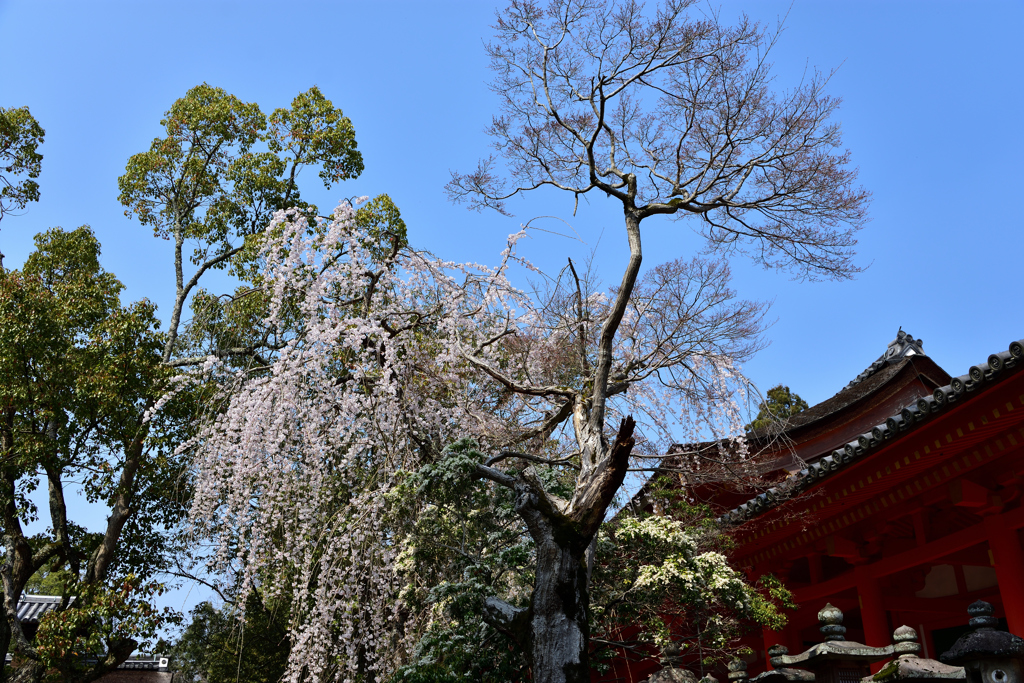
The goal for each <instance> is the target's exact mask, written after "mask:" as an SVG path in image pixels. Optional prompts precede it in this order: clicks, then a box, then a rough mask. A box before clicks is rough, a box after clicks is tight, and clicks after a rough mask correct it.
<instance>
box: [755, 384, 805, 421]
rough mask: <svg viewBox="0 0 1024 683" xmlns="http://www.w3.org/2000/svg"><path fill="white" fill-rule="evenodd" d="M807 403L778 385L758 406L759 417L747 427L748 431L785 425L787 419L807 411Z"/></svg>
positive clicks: (786, 388)
mask: <svg viewBox="0 0 1024 683" xmlns="http://www.w3.org/2000/svg"><path fill="white" fill-rule="evenodd" d="M807 407H808V406H807V401H805V400H803V399H802V398H800V395H799V394H796V393H793V392H792V391H790V390H789V387H787V386H785V385H782V384H780V385H778V386H775V387H772V388H771V389H769V390H768V393H767V398H766V399H765V400H764V401H763V402H762V403H761V404H760V405H759V406H758V412H757V417H756V418H754V421H753V422H751V423H750V424H748V425H747V426H746V429H747V431H748V432H749V431H754V430H756V429H767V428H769V427H771V426H772V425H776V426H777V425H779V424H781V423H784V422H785V421H786V419H787V418H789V417H791V416H793V415H796V414H797V413H799V412H801V411H804V410H807Z"/></svg>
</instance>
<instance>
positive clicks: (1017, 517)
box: [793, 507, 1024, 603]
mask: <svg viewBox="0 0 1024 683" xmlns="http://www.w3.org/2000/svg"><path fill="white" fill-rule="evenodd" d="M988 519H998V520H999V522H998V523H999V524H1005V525H1006V526H1008V527H1009V528H1011V529H1019V528H1021V527H1024V507H1021V508H1017V509H1015V510H1011V511H1010V512H1007V513H1005V514H1002V515H996V516H994V517H989V518H988ZM988 519H987V520H986V522H985V523H982V524H975V525H974V526H971V527H968V528H966V529H962V530H961V531H957V532H955V533H952V534H950V535H948V536H944V537H942V538H939V539H936V540H934V541H932V542H930V543H927V544H925V545H923V546H921V547H919V548H912V549H910V550H907V551H905V552H902V553H900V554H898V555H893V556H892V557H889V558H886V559H884V560H879V561H878V562H875V563H874V564H869V565H867V566H866V567H865V568H866V569H867V570H868V571H869V572H871V574H872V576H874V577H875V578H881V577H883V576H888V575H890V574H895V573H897V572H900V571H903V570H904V569H911V568H913V567H918V566H921V565H927V564H931V563H934V562H935V561H936V560H939V559H941V558H943V557H945V556H946V555H949V554H951V553H955V552H957V551H960V550H965V549H967V548H970V547H971V546H973V545H977V544H979V543H985V542H986V541H987V540H988V531H987V528H986V526H985V524H986V523H988V524H993V522H989V521H988ZM856 585H857V582H856V579H855V578H854V572H852V571H848V572H846V573H845V574H842V575H840V576H837V577H835V578H834V579H829V580H828V581H824V582H822V583H819V584H817V585H816V586H807V587H806V588H799V589H797V590H795V591H793V597H794V599H795V600H796V601H797V602H798V603H804V602H811V601H814V600H820V599H823V598H827V597H829V596H832V595H835V594H836V593H841V592H842V591H845V590H849V589H850V588H853V587H854V586H856ZM1000 587H1002V582H1000Z"/></svg>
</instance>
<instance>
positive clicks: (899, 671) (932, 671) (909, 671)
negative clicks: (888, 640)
mask: <svg viewBox="0 0 1024 683" xmlns="http://www.w3.org/2000/svg"><path fill="white" fill-rule="evenodd" d="M892 638H893V642H894V643H895V644H894V645H893V652H894V653H896V654H897V655H899V656H898V657H896V659H894V660H892V661H891V662H889V663H888V664H886V665H885V666H883V667H882V669H881V670H880V671H879V672H878V673H876V674H875V675H874V676H867V677H865V678H863V679H861V683H896V682H897V681H912V682H913V683H959V682H960V681H963V680H964V678H965V676H964V670H963V667H959V666H950V665H949V664H943V663H942V662H937V661H935V660H934V659H921V658H920V657H918V656H917V653H918V652H920V651H921V645H920V644H919V643H918V642H917V631H915V630H914V629H912V628H910V627H909V626H900V627H899V628H898V629H896V630H895V631H894V632H893V634H892Z"/></svg>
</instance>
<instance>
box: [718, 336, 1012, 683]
mask: <svg viewBox="0 0 1024 683" xmlns="http://www.w3.org/2000/svg"><path fill="white" fill-rule="evenodd" d="M784 436H785V437H786V438H784V439H782V440H780V441H781V442H782V443H783V445H780V446H778V447H775V449H776V452H774V453H773V454H772V459H771V461H772V462H773V467H772V469H774V470H776V472H777V476H779V478H780V483H779V484H778V485H777V486H775V487H774V488H773V489H771V490H769V491H768V492H766V493H764V494H761V495H759V496H757V497H756V498H754V499H752V500H749V501H747V502H745V503H743V504H741V505H739V506H738V507H736V508H734V509H732V510H731V511H729V512H726V513H725V514H724V515H723V519H724V520H726V521H727V522H729V523H730V524H731V525H733V528H734V531H733V533H734V538H735V540H736V550H735V553H734V555H733V557H732V561H733V565H734V566H736V567H742V568H744V569H745V570H746V571H747V572H748V574H749V575H750V577H751V578H756V577H758V576H760V575H762V574H765V573H773V574H775V575H776V576H778V577H779V578H781V579H783V580H784V582H785V583H786V585H787V586H788V587H789V588H790V589H791V590H792V591H793V593H794V596H795V599H796V602H797V603H799V604H800V606H801V609H800V610H799V611H797V612H796V613H795V614H794V615H793V616H792V617H791V618H790V624H789V626H788V627H787V628H786V629H785V630H784V631H783V632H781V633H772V632H766V633H764V634H763V639H753V640H751V642H750V643H749V645H751V647H752V648H753V649H754V650H755V652H757V653H758V655H757V659H756V661H754V662H751V663H750V670H751V673H756V672H757V671H759V670H764V669H765V668H766V667H767V662H766V661H765V651H766V650H767V648H768V647H769V646H771V645H773V644H776V643H778V644H781V645H785V646H787V647H788V648H789V650H790V652H799V651H801V650H803V649H805V647H806V646H807V645H809V644H811V643H816V642H818V641H819V640H820V635H819V634H818V632H817V617H816V615H817V612H818V610H819V609H821V608H822V606H823V605H824V604H825V603H826V602H831V603H832V604H833V605H835V606H837V607H839V608H840V609H841V610H842V611H843V612H844V613H845V615H846V626H847V627H848V633H847V638H848V639H849V640H855V641H859V642H862V643H865V644H867V645H873V646H883V645H887V644H889V643H890V642H891V634H892V632H893V629H894V628H896V627H898V626H900V625H902V624H907V625H910V626H912V627H914V628H916V629H917V630H918V632H919V633H920V634H921V643H922V645H923V653H922V654H923V656H926V657H933V658H937V657H938V655H939V654H941V653H942V652H943V651H944V650H945V649H947V648H948V647H950V646H951V645H952V643H953V642H954V641H955V640H956V638H957V637H959V636H960V635H961V634H962V633H963V631H964V628H965V627H964V626H963V614H964V613H965V610H966V609H967V606H968V605H969V604H970V603H972V602H973V601H975V600H978V599H983V600H985V601H987V602H990V603H992V605H993V606H994V607H995V610H996V613H995V616H996V617H1000V618H1003V619H1005V623H1006V626H1007V627H1008V630H1009V631H1010V632H1011V633H1014V634H1017V635H1021V636H1024V552H1022V545H1021V538H1020V533H1019V530H1020V529H1021V527H1024V506H1022V505H1021V489H1022V483H1024V345H1022V343H1021V342H1013V344H1011V345H1010V349H1009V350H1008V351H1003V352H1001V353H995V354H993V355H991V356H989V357H988V359H986V360H983V361H982V362H980V363H979V364H978V365H975V366H973V367H971V368H970V369H969V372H968V373H967V374H965V375H963V376H960V377H951V376H950V375H949V374H947V373H946V371H944V370H943V369H942V368H940V367H939V366H938V365H937V364H936V363H935V362H934V361H933V360H931V359H930V358H929V357H928V356H927V355H926V354H925V353H924V350H923V348H922V345H921V343H920V342H919V341H916V340H914V339H913V337H911V336H910V335H907V334H906V333H904V332H902V331H901V332H900V333H899V335H898V337H897V339H896V340H894V341H893V342H892V343H891V344H890V345H889V347H888V349H887V350H886V352H885V354H883V356H882V357H881V358H879V359H878V360H877V361H875V362H874V363H872V364H871V366H870V367H869V368H868V369H867V370H865V371H864V372H863V373H861V374H860V375H858V376H857V378H856V379H854V380H853V381H852V382H850V384H849V385H847V386H846V387H845V388H844V389H843V390H842V391H840V392H839V393H837V394H836V395H835V396H833V397H832V398H830V399H828V400H826V401H824V402H822V403H820V404H818V405H816V406H813V407H811V408H810V409H808V410H806V411H804V412H802V413H799V414H798V415H796V416H794V417H792V418H790V420H789V422H788V423H787V424H786V427H785V434H784Z"/></svg>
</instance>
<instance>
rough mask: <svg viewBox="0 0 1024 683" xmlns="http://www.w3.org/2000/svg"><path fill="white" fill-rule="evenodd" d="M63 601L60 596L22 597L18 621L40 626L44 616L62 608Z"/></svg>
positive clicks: (19, 601) (19, 602) (19, 603)
mask: <svg viewBox="0 0 1024 683" xmlns="http://www.w3.org/2000/svg"><path fill="white" fill-rule="evenodd" d="M61 599H62V598H61V597H60V596H59V595H22V596H21V598H20V599H19V600H18V621H20V622H21V623H23V624H25V623H31V624H38V623H39V620H40V619H41V618H42V616H43V615H44V614H46V613H47V612H51V611H53V610H55V609H57V608H58V607H59V606H60V601H61Z"/></svg>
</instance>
